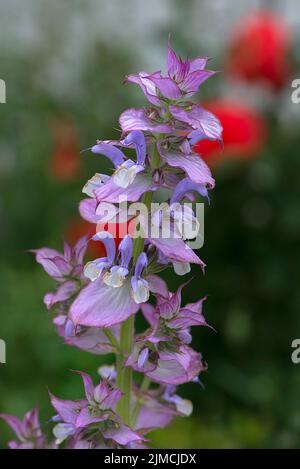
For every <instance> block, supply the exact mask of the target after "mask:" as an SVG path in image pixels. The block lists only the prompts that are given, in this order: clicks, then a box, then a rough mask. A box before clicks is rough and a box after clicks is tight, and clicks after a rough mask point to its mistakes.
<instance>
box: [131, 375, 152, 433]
mask: <svg viewBox="0 0 300 469" xmlns="http://www.w3.org/2000/svg"><path fill="white" fill-rule="evenodd" d="M150 383H151V381H150V379H149V378H148V377H147V376H144V379H143V381H142V384H141V387H140V389H139V393H138V395H137V396H136V401H135V404H134V408H133V411H132V416H131V425H132V426H133V425H134V424H135V421H136V419H137V416H138V414H139V410H140V407H141V404H142V402H141V400H142V396H143V392H144V391H147V389H148V388H149V386H150Z"/></svg>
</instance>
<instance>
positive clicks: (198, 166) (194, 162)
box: [159, 147, 215, 189]
mask: <svg viewBox="0 0 300 469" xmlns="http://www.w3.org/2000/svg"><path fill="white" fill-rule="evenodd" d="M159 152H160V155H161V157H162V158H163V160H164V161H165V162H166V163H167V164H168V165H169V166H171V167H173V168H180V169H182V170H183V171H184V172H185V173H186V175H187V176H188V177H189V178H190V179H191V180H192V181H193V182H195V183H199V184H204V185H207V186H208V187H209V188H210V189H213V188H214V186H215V180H214V178H213V177H212V175H211V171H210V169H209V167H208V166H207V164H206V163H205V162H204V161H203V160H202V159H201V158H200V157H199V155H196V154H194V153H190V154H184V153H180V152H176V153H175V152H172V151H168V150H165V149H163V148H162V147H160V148H159Z"/></svg>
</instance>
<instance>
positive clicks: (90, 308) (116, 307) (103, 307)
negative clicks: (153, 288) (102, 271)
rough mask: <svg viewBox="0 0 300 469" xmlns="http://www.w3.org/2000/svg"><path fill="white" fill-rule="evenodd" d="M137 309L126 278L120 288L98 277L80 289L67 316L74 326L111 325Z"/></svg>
mask: <svg viewBox="0 0 300 469" xmlns="http://www.w3.org/2000/svg"><path fill="white" fill-rule="evenodd" d="M138 309H139V305H138V304H137V303H135V301H134V300H133V298H132V296H131V287H130V281H129V280H128V279H127V280H125V282H124V285H123V286H122V287H121V288H113V287H110V286H107V285H106V284H105V283H103V281H102V277H99V278H98V279H97V280H95V282H90V283H89V284H88V285H87V286H86V287H84V288H83V289H82V290H81V292H80V294H79V296H78V297H77V298H76V300H75V301H74V302H73V303H72V305H71V307H70V311H69V318H70V319H71V321H72V322H73V323H74V325H75V326H76V325H82V326H91V327H111V326H113V325H116V324H119V323H120V322H123V321H125V320H126V319H127V318H128V317H129V316H131V315H133V314H135V313H137V311H138Z"/></svg>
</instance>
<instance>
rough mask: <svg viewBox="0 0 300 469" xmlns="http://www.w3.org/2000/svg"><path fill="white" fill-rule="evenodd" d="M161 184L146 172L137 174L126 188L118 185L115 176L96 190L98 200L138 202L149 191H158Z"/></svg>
mask: <svg viewBox="0 0 300 469" xmlns="http://www.w3.org/2000/svg"><path fill="white" fill-rule="evenodd" d="M157 189H159V185H157V184H153V181H152V178H151V176H148V175H145V174H142V173H140V174H137V175H136V177H135V178H134V181H133V182H132V183H131V184H130V185H129V186H128V187H127V188H126V189H125V190H124V189H123V188H122V187H120V186H117V185H116V184H115V183H114V181H113V177H111V178H109V180H108V181H107V182H106V183H105V184H103V185H102V186H101V187H99V188H98V189H96V190H95V196H96V199H97V202H98V203H100V202H111V203H121V202H126V201H127V202H136V201H138V200H139V199H140V197H141V196H142V195H143V194H144V193H145V192H147V191H156V190H157Z"/></svg>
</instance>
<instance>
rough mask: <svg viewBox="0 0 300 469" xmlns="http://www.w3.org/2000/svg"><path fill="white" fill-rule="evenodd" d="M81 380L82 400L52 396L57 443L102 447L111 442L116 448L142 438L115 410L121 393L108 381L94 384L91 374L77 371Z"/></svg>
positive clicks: (71, 445) (81, 446)
mask: <svg viewBox="0 0 300 469" xmlns="http://www.w3.org/2000/svg"><path fill="white" fill-rule="evenodd" d="M77 373H78V374H80V376H81V377H82V380H83V384H84V389H85V399H81V400H77V401H69V400H62V399H58V398H57V397H55V396H54V395H51V396H50V397H51V403H52V406H53V407H54V409H55V410H56V412H57V415H56V416H55V417H54V418H53V420H54V421H55V422H58V423H57V424H56V425H55V427H54V428H53V433H54V436H55V437H56V443H57V444H58V445H59V444H61V443H62V442H64V441H65V440H67V439H69V440H70V447H73V448H74V447H75V448H97V447H105V446H106V445H108V443H109V442H110V441H111V442H112V443H113V444H114V445H115V447H116V445H117V446H123V447H126V445H128V444H129V443H131V442H135V441H137V442H138V441H142V440H143V437H142V436H141V435H140V434H138V433H137V432H135V431H133V430H131V429H130V428H129V427H128V426H127V425H125V424H124V423H123V422H122V421H121V419H120V418H119V417H118V416H117V414H116V413H115V408H116V405H117V403H118V401H119V400H120V398H121V396H122V393H121V391H120V390H119V389H117V388H116V387H115V386H114V385H113V384H112V382H111V381H108V380H104V379H102V380H101V381H100V383H99V384H98V385H97V386H94V384H93V382H92V379H91V378H90V376H89V375H88V374H86V373H83V372H77Z"/></svg>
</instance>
